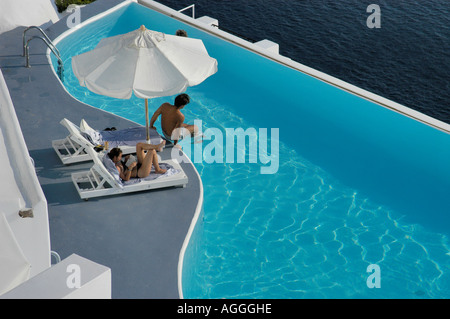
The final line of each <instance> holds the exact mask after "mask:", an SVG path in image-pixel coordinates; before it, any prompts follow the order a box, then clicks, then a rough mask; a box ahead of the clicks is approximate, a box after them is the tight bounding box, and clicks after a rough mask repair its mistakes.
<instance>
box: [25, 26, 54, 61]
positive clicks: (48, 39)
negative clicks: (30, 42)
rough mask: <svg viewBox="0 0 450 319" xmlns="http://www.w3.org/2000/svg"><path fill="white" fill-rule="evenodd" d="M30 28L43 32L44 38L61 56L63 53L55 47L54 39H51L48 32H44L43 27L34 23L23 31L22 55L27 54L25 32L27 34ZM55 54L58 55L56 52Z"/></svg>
mask: <svg viewBox="0 0 450 319" xmlns="http://www.w3.org/2000/svg"><path fill="white" fill-rule="evenodd" d="M30 29H36V30H38V31H39V32H41V34H42V35H43V36H44V38H45V39H46V40H47V42H48V43H49V45H51V46H52V47H53V48H54V49H55V51H56V52H58V56H61V53H59V50H58V48H57V47H55V45H54V44H53V42H52V40H50V38H49V37H48V36H47V34H46V33H45V32H44V30H42V29H41V28H39V27H37V26H34V25H32V26H30V27H28V28H26V29H25V30H24V31H23V35H22V44H23V53H22V56H25V34H26V33H27V31H28V30H30ZM55 55H56V54H55Z"/></svg>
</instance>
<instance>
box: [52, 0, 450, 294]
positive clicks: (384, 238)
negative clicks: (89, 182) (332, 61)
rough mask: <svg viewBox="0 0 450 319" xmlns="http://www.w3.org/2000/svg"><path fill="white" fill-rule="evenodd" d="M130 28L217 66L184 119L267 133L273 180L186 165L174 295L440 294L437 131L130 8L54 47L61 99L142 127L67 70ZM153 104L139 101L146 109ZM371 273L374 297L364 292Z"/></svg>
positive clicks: (134, 115) (127, 108) (130, 105)
mask: <svg viewBox="0 0 450 319" xmlns="http://www.w3.org/2000/svg"><path fill="white" fill-rule="evenodd" d="M142 24H144V25H145V26H146V27H147V28H148V29H153V30H158V31H161V32H165V33H170V34H173V33H174V32H175V30H177V29H185V30H186V31H187V32H188V34H189V36H190V37H195V38H200V39H202V40H203V42H204V43H205V46H206V48H207V50H208V52H209V54H210V55H211V56H212V57H214V58H216V59H217V60H218V63H219V71H218V73H217V74H215V75H214V76H212V77H211V78H209V79H207V80H206V81H205V82H204V83H202V84H201V85H199V86H196V87H193V88H189V89H188V91H187V93H188V94H189V95H190V96H191V103H190V104H189V105H188V106H187V107H186V108H185V109H184V110H183V112H184V113H185V115H186V121H187V122H193V121H194V120H195V119H200V120H202V124H203V130H207V129H216V130H218V131H220V132H223V136H225V135H226V129H227V128H243V129H244V130H246V129H248V128H254V129H255V130H256V132H258V130H259V129H260V128H267V129H268V132H269V134H268V135H269V136H268V137H269V142H268V145H269V146H270V145H271V138H272V136H271V135H270V132H271V131H270V129H271V128H278V129H279V134H280V140H279V151H278V154H277V160H278V161H279V164H278V169H277V171H276V173H275V174H261V168H262V167H266V166H267V165H268V164H267V163H262V162H256V163H252V162H250V160H249V158H250V156H251V155H248V149H242V148H239V147H237V146H236V148H235V149H234V153H235V155H236V156H237V154H239V153H246V152H247V155H245V159H246V161H245V163H238V162H237V161H234V163H226V161H225V160H223V163H221V162H220V161H211V160H208V159H207V158H204V159H203V160H202V161H198V162H195V166H196V168H197V170H198V172H199V174H200V176H201V178H202V181H203V186H204V207H203V210H204V212H203V216H202V218H200V220H199V222H198V223H197V226H196V229H195V231H194V233H193V236H192V237H191V240H190V242H189V246H188V249H187V251H186V255H185V258H184V265H183V295H184V297H185V298H449V297H450V272H449V270H450V269H449V267H450V252H449V242H448V238H449V237H448V236H449V233H450V215H449V212H450V196H449V193H450V136H449V135H448V134H446V133H443V132H441V131H439V130H437V129H434V128H432V127H430V126H427V125H425V124H422V123H420V122H418V121H415V120H412V119H410V118H408V117H406V116H404V115H401V114H399V113H396V112H394V111H392V110H389V109H386V108H384V107H382V106H379V105H377V104H375V103H373V102H370V101H369V100H366V99H363V98H361V97H358V96H355V95H353V94H351V93H348V92H346V91H343V90H341V89H338V88H336V87H334V86H332V85H330V84H326V83H324V82H322V81H320V80H318V79H316V78H313V77H311V76H309V75H306V74H303V73H301V72H299V71H297V70H294V69H292V68H289V67H286V66H283V65H281V64H279V63H276V62H274V61H271V60H269V59H266V58H264V57H261V56H259V55H257V54H255V53H253V52H251V51H249V50H246V49H243V48H241V47H238V46H236V45H234V44H231V43H229V42H226V41H224V40H222V39H220V38H218V37H216V36H213V35H210V34H207V33H205V32H202V31H199V30H197V29H195V28H193V27H190V26H189V25H185V24H183V23H182V22H180V21H177V20H174V19H172V18H169V17H167V16H165V15H163V14H160V13H156V12H154V11H152V10H149V9H147V8H145V7H142V6H140V5H138V4H135V3H132V4H130V5H127V6H125V7H123V8H121V9H119V10H117V11H115V12H113V13H111V14H109V15H108V16H106V17H104V18H101V19H99V20H97V21H95V22H92V23H90V24H88V25H86V26H84V27H83V28H81V29H79V30H77V31H76V32H74V33H72V34H70V35H68V36H67V37H65V38H63V39H61V40H60V41H59V42H58V44H57V46H58V48H59V50H60V51H61V54H62V56H63V60H64V67H65V82H64V85H65V87H66V89H67V90H68V92H69V93H70V94H72V95H73V96H74V97H75V98H76V99H78V100H80V101H82V102H85V103H87V104H89V105H92V106H94V107H97V108H101V109H103V110H106V111H108V112H111V113H114V114H117V115H120V116H122V117H125V118H127V119H130V120H133V121H135V122H137V123H140V124H143V125H145V118H144V112H143V101H142V100H141V99H138V98H135V97H133V98H132V99H130V100H117V99H112V98H107V97H104V96H99V95H96V94H94V93H91V92H90V91H88V90H87V89H85V88H83V87H81V86H79V84H78V81H77V80H76V78H75V77H74V76H73V73H72V70H71V57H72V56H75V55H77V54H80V53H82V52H85V51H87V50H90V49H93V48H94V47H95V46H96V44H97V43H98V42H99V40H100V39H101V38H103V37H109V36H113V35H117V34H121V33H126V32H129V31H132V30H134V29H137V28H139V26H140V25H142ZM165 101H169V102H173V97H169V98H158V99H154V100H151V101H149V107H150V114H151V113H152V112H153V111H154V110H155V109H156V108H157V107H159V105H160V104H161V103H163V102H165ZM158 125H159V124H158V123H157V126H158ZM236 145H237V144H236ZM184 147H185V148H190V147H194V145H193V144H190V143H185V144H184ZM197 147H199V146H197ZM200 147H201V148H202V150H203V154H205V153H206V152H205V150H206V149H208V150H211V149H212V148H214V149H215V151H216V152H218V150H220V149H221V147H222V144H221V140H220V139H219V138H216V139H213V138H211V139H210V140H205V141H204V142H203V144H201V145H200ZM271 151H272V152H273V151H274V149H271V148H270V147H269V150H268V152H269V154H270V153H271ZM208 154H211V153H208ZM214 155H217V154H214ZM180 209H182V207H180ZM372 264H375V265H378V266H379V269H380V272H379V273H377V274H376V275H377V276H378V277H377V278H378V279H379V280H380V283H381V286H380V288H376V287H375V288H369V286H370V285H369V284H368V278H369V276H371V275H372V272H370V271H369V272H368V271H367V267H368V266H369V265H372ZM374 274H375V273H374ZM369 281H370V280H369Z"/></svg>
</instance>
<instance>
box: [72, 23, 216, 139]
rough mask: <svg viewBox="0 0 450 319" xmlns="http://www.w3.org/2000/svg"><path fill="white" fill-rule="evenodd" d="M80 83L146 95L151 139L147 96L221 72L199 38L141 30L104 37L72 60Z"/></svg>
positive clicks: (106, 91) (113, 93) (118, 94)
mask: <svg viewBox="0 0 450 319" xmlns="http://www.w3.org/2000/svg"><path fill="white" fill-rule="evenodd" d="M72 69H73V72H74V74H75V76H76V77H77V78H78V80H79V82H80V85H81V86H85V87H87V88H88V89H89V90H90V91H92V92H94V93H97V94H101V95H106V96H110V97H114V98H118V99H129V98H130V97H131V95H132V93H134V94H135V95H136V96H137V97H139V98H144V99H145V112H146V126H147V140H149V131H148V130H149V125H148V100H147V99H149V98H154V97H161V96H170V95H174V94H177V93H182V92H184V91H185V90H186V88H187V87H189V86H194V85H197V84H200V83H201V82H203V81H204V80H205V79H206V78H208V77H209V76H211V75H213V74H214V73H216V72H217V60H216V59H214V58H212V57H210V56H209V55H208V52H207V51H206V48H205V46H204V44H203V42H202V41H201V40H199V39H193V38H188V37H180V36H175V35H168V34H164V33H161V32H156V31H151V30H148V29H146V28H145V27H144V26H141V28H140V29H138V30H135V31H132V32H129V33H126V34H122V35H117V36H114V37H110V38H105V39H102V40H101V41H100V42H99V44H98V45H97V46H96V47H95V49H93V50H91V51H89V52H86V53H83V54H80V55H77V56H75V57H73V58H72Z"/></svg>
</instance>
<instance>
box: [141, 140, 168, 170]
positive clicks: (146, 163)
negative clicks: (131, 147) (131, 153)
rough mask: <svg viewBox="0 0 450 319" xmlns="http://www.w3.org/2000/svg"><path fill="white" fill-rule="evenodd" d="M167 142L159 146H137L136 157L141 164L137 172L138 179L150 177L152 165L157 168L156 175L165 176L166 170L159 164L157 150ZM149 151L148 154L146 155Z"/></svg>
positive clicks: (145, 144)
mask: <svg viewBox="0 0 450 319" xmlns="http://www.w3.org/2000/svg"><path fill="white" fill-rule="evenodd" d="M164 144H165V141H163V142H162V143H161V144H159V145H151V144H147V143H138V144H137V145H136V155H137V157H138V162H139V163H140V164H141V167H140V168H139V170H138V172H137V177H140V178H144V177H147V176H148V175H150V171H151V170H152V165H153V166H155V173H157V174H164V173H165V172H166V170H165V169H161V168H160V167H159V163H158V155H157V154H156V151H155V150H156V149H159V148H161V147H162V146H164ZM145 151H147V154H145Z"/></svg>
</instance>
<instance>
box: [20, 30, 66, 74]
mask: <svg viewBox="0 0 450 319" xmlns="http://www.w3.org/2000/svg"><path fill="white" fill-rule="evenodd" d="M30 29H37V30H39V31H40V33H41V34H42V36H43V37H41V36H33V37H31V38H30V39H28V41H25V35H26V33H27V31H28V30H30ZM33 39H41V40H42V41H44V43H45V44H46V45H47V47H48V48H49V49H50V50H51V51H52V52H53V54H54V55H55V56H56V58H57V59H58V71H57V73H58V76H59V78H60V80H61V81H62V82H64V64H63V61H62V59H61V54H60V53H59V50H58V48H57V47H56V46H55V45H54V44H53V42H52V41H51V40H50V38H49V37H48V36H47V34H45V32H44V30H42V29H41V28H39V27H37V26H30V27H27V28H26V29H25V30H24V31H23V35H22V43H23V54H22V56H24V57H25V61H26V65H25V66H26V67H27V68H31V65H30V53H29V45H30V42H31V40H33Z"/></svg>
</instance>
